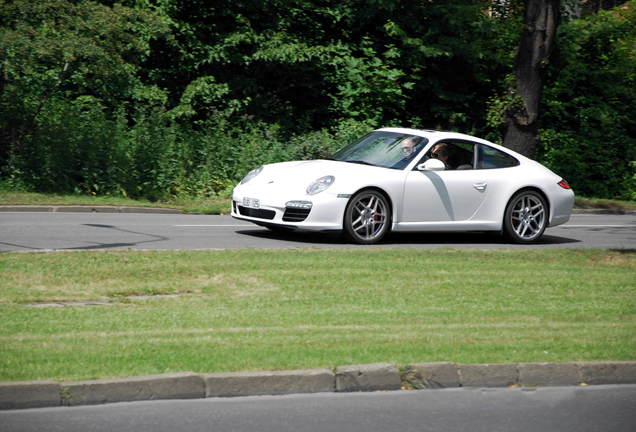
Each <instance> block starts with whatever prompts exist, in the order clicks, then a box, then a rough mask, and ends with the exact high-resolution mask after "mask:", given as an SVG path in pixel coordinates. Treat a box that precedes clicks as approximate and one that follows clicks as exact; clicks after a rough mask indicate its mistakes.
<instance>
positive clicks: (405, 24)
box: [0, 0, 636, 200]
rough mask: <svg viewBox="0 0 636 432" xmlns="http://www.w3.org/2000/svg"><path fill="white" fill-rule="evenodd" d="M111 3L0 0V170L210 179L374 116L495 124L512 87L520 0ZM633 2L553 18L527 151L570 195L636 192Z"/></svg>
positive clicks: (130, 183) (172, 190)
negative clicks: (534, 143) (547, 71)
mask: <svg viewBox="0 0 636 432" xmlns="http://www.w3.org/2000/svg"><path fill="white" fill-rule="evenodd" d="M573 1H574V0H564V2H563V5H564V6H568V5H571V4H572V2H573ZM119 3H120V2H119V1H117V2H116V1H115V0H100V1H98V2H91V1H87V0H49V1H46V2H43V1H36V0H13V1H7V0H0V15H1V16H2V25H1V26H0V180H2V183H3V184H4V185H5V187H6V186H7V185H8V186H9V187H12V188H16V189H20V190H25V189H26V190H32V191H47V192H63V193H73V192H77V193H83V194H96V195H107V194H110V195H126V196H129V197H132V198H145V199H148V200H159V199H164V198H167V197H180V196H188V197H202V198H203V197H205V198H209V197H214V196H219V195H220V196H228V195H229V193H230V192H229V191H231V188H232V186H233V185H234V184H235V183H236V182H237V181H238V180H240V178H241V177H242V176H243V175H244V174H245V173H246V172H247V171H249V170H250V169H252V168H254V167H256V166H258V165H261V164H264V163H270V162H278V161H284V160H292V159H313V158H321V157H326V156H328V155H330V154H331V153H333V152H334V151H335V150H337V149H338V148H340V147H342V146H343V145H345V144H347V143H348V142H350V141H352V140H354V139H356V138H358V137H359V136H361V135H362V134H364V133H366V132H368V131H369V130H371V129H374V128H377V127H381V126H384V125H386V126H405V127H415V128H441V129H450V130H456V131H459V132H468V133H474V134H477V135H480V136H484V137H485V138H488V139H491V140H493V141H498V140H499V131H498V124H499V123H500V113H501V111H502V110H503V109H504V108H505V107H506V106H507V105H508V104H510V103H515V101H514V100H511V98H509V97H507V96H506V90H507V88H508V86H509V81H507V78H506V77H509V76H510V75H509V74H510V71H511V67H510V66H511V60H512V56H513V53H514V50H515V48H516V46H517V44H518V38H519V34H520V32H521V31H522V19H521V18H522V6H523V2H521V1H516V0H515V1H510V2H494V3H489V2H483V1H481V0H446V1H443V2H441V1H421V2H420V1H418V2H413V1H411V0H395V1H385V0H350V1H347V2H343V1H340V0H303V1H302V2H299V1H292V0H267V1H264V0H257V1H255V0H234V1H229V0H221V1H216V2H208V1H205V0H187V1H177V0H122V1H121V3H122V4H123V5H122V4H119ZM633 10H634V2H633V1H632V2H630V3H628V7H627V8H625V9H623V10H622V11H619V12H611V13H606V12H604V13H600V14H599V15H598V16H597V15H593V16H590V17H589V18H587V19H585V20H580V21H571V22H565V21H564V22H563V24H562V26H561V33H560V34H559V52H560V57H559V58H558V59H557V60H556V64H555V67H553V68H552V69H551V70H552V75H551V82H550V84H549V86H548V88H547V89H546V91H545V93H544V100H543V105H544V115H543V121H542V128H543V131H542V135H543V147H542V148H541V149H540V151H539V154H538V158H540V160H541V161H542V162H544V163H546V164H547V165H549V166H550V167H551V168H552V169H554V170H555V171H557V172H560V173H562V174H563V175H564V176H565V177H566V178H567V179H568V180H569V181H570V182H571V183H572V185H573V187H574V189H575V191H576V192H577V193H578V194H583V195H589V196H602V197H617V196H620V197H623V198H635V197H636V192H635V191H636V187H635V186H634V179H633V175H634V164H633V162H632V161H634V160H635V159H636V157H635V156H634V152H635V150H634V147H635V144H634V140H635V139H636V126H635V124H634V120H633V119H632V117H633V116H632V114H631V113H633V112H636V106H635V105H634V104H635V102H634V101H636V97H635V96H636V95H634V88H636V87H635V86H634V80H635V78H634V74H635V72H634V71H635V70H636V60H635V57H636V55H635V54H634V46H635V45H636V43H635V41H634V28H635V27H636V26H635V25H634V12H633ZM193 11H196V13H193Z"/></svg>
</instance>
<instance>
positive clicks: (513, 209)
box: [504, 191, 548, 244]
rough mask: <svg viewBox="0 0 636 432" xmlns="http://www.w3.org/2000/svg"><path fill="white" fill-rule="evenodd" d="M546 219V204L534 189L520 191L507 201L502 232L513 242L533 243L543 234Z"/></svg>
mask: <svg viewBox="0 0 636 432" xmlns="http://www.w3.org/2000/svg"><path fill="white" fill-rule="evenodd" d="M547 221H548V206H547V205H546V203H545V200H544V199H543V197H542V196H541V195H540V194H539V193H537V192H534V191H521V192H518V193H516V194H515V195H514V196H513V197H512V199H511V200H510V202H509V203H508V207H507V208H506V214H505V216H504V233H505V234H506V237H508V239H509V240H510V241H512V242H514V243H522V244H530V243H534V242H536V241H537V240H539V237H541V235H543V232H544V231H545V229H546V227H547Z"/></svg>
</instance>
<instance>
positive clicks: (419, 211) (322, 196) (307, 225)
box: [232, 128, 574, 244]
mask: <svg viewBox="0 0 636 432" xmlns="http://www.w3.org/2000/svg"><path fill="white" fill-rule="evenodd" d="M573 205H574V193H573V192H572V190H571V189H570V187H569V185H568V183H567V181H565V180H564V179H562V178H561V177H559V176H557V175H556V174H554V173H553V172H552V171H550V170H548V169H547V168H545V167H544V166H543V165H541V164H539V163H537V162H535V161H532V160H530V159H528V158H526V157H524V156H522V155H520V154H518V153H515V152H513V151H511V150H508V149H506V148H504V147H501V146H498V145H496V144H493V143H490V142H488V141H485V140H482V139H479V138H474V137H471V136H468V135H463V134H459V133H452V132H440V131H429V130H414V129H402V128H386V129H379V130H376V131H373V132H371V133H369V134H367V135H365V136H363V137H362V138H360V139H358V140H357V141H354V142H353V143H351V144H349V145H347V146H346V147H344V148H342V149H341V150H339V151H338V152H336V153H335V154H334V155H333V156H332V157H331V158H329V159H327V160H313V161H299V162H282V163H276V164H270V165H264V166H260V167H258V168H256V169H254V170H252V171H251V172H249V173H248V174H247V175H246V176H245V178H244V179H243V180H242V181H241V183H240V184H239V185H237V186H236V188H234V192H233V195H232V216H233V217H235V218H236V219H241V220H246V221H250V222H253V223H255V224H257V225H261V226H264V227H267V228H269V229H272V230H295V229H298V230H306V231H314V232H343V233H344V234H345V235H346V236H347V237H348V238H349V239H350V240H351V241H353V242H356V243H361V244H372V243H375V242H377V241H379V240H380V239H381V238H382V237H383V236H384V235H385V234H386V233H387V232H389V231H395V232H425V231H436V232H441V231H444V232H449V231H495V232H500V233H502V234H505V235H506V236H507V237H508V238H509V239H510V240H511V241H512V242H515V243H533V242H535V241H537V240H538V239H539V237H541V235H542V234H543V232H544V231H545V229H546V228H547V227H552V226H556V225H561V224H564V223H566V222H567V221H568V220H569V219H570V213H571V212H572V206H573Z"/></svg>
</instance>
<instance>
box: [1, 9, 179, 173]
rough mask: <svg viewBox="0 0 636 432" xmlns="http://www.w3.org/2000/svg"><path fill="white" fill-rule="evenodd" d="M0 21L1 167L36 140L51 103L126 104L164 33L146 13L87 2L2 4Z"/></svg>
mask: <svg viewBox="0 0 636 432" xmlns="http://www.w3.org/2000/svg"><path fill="white" fill-rule="evenodd" d="M0 16H2V26H1V27H0V125H1V126H2V129H3V132H4V133H3V134H2V135H1V136H0V162H1V161H2V158H6V157H8V155H9V154H10V153H14V154H17V155H20V154H21V152H22V150H23V148H22V147H23V145H26V144H27V143H26V141H33V140H37V139H39V136H37V135H34V129H35V125H36V120H37V117H38V115H40V113H41V112H42V111H43V110H44V109H46V108H47V107H46V105H47V103H49V102H50V101H51V100H52V98H54V97H59V98H63V99H67V100H70V101H72V100H74V99H75V98H77V97H84V96H87V95H90V96H93V97H96V98H98V99H100V100H101V101H103V102H104V103H107V104H109V105H110V106H111V107H112V106H117V105H119V104H120V103H121V101H122V99H124V100H125V99H126V98H130V97H131V95H132V93H133V91H134V90H135V89H137V88H138V87H140V86H141V83H140V81H139V80H138V78H137V70H138V68H137V65H138V63H139V61H140V60H141V59H142V58H143V57H144V56H145V55H147V53H148V49H149V41H150V40H151V39H152V38H154V37H156V36H161V35H165V34H166V32H167V27H166V26H165V24H164V23H163V22H162V20H161V19H160V18H159V17H158V16H157V15H155V14H152V13H150V12H149V11H146V10H137V9H131V8H127V7H123V6H121V5H119V4H115V5H114V6H113V7H106V6H104V5H101V4H98V3H94V2H91V1H77V2H74V1H73V2H72V1H67V0H48V1H36V0H13V1H1V2H0ZM139 94H140V92H137V95H139ZM53 139H56V138H53Z"/></svg>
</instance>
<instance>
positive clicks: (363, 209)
mask: <svg viewBox="0 0 636 432" xmlns="http://www.w3.org/2000/svg"><path fill="white" fill-rule="evenodd" d="M390 226H391V214H390V208H389V202H388V200H387V199H386V197H385V196H384V195H383V194H382V193H380V192H378V191H374V190H364V191H361V192H359V193H357V194H356V195H354V197H353V198H351V201H349V204H347V208H346V210H345V215H344V232H345V234H346V236H347V237H348V238H349V240H351V241H353V242H354V243H358V244H374V243H376V242H378V241H380V239H382V237H384V234H386V233H387V232H388V230H389V227H390Z"/></svg>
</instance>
